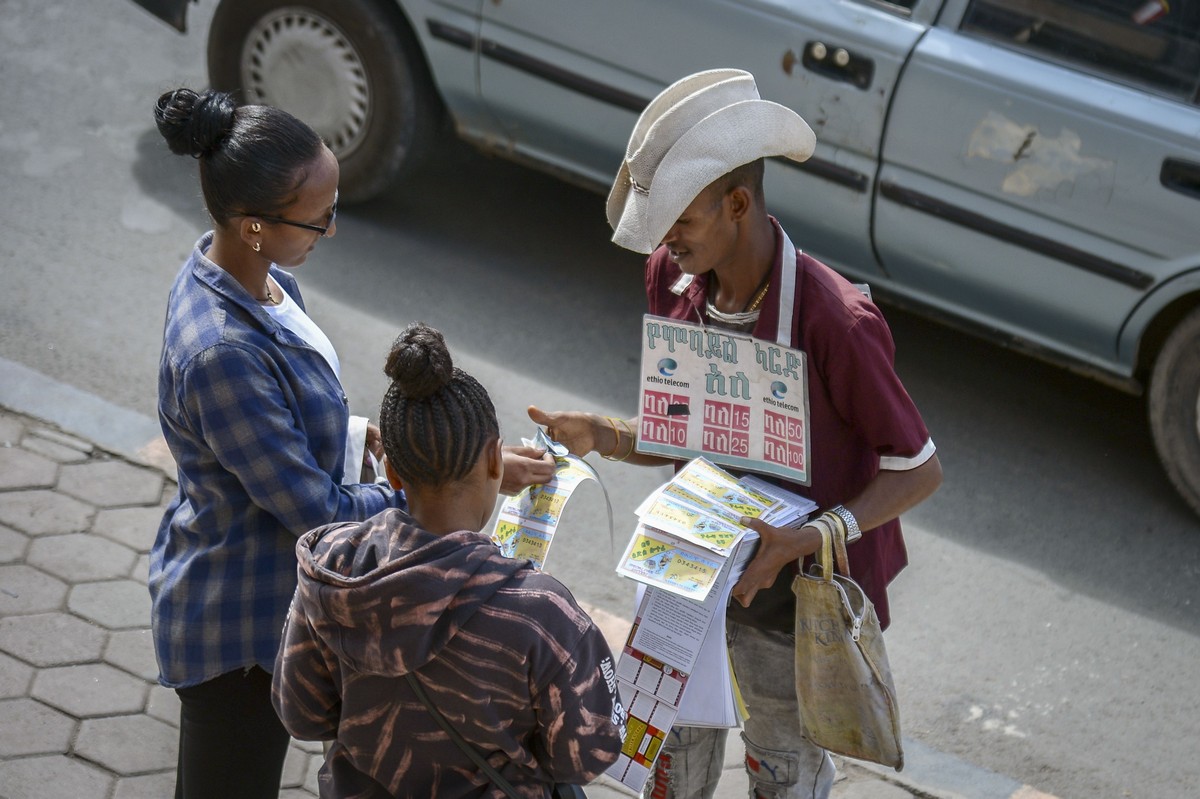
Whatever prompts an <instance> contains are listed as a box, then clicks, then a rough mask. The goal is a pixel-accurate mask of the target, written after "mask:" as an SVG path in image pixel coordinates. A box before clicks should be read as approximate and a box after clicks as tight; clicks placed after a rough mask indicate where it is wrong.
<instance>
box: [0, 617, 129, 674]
mask: <svg viewBox="0 0 1200 799" xmlns="http://www.w3.org/2000/svg"><path fill="white" fill-rule="evenodd" d="M107 639H108V631H107V630H105V629H104V628H103V627H97V626H96V625H94V624H89V623H88V622H86V621H84V620H83V619H81V618H79V617H78V616H72V615H71V614H69V613H38V614H35V615H29V616H8V617H6V618H3V619H0V649H3V650H4V651H5V652H8V653H9V654H11V655H15V656H16V657H19V658H20V659H21V660H24V661H27V662H29V663H32V664H33V665H35V666H66V665H69V664H71V663H86V662H88V661H92V660H96V659H97V658H99V657H100V653H101V652H103V651H104V644H105V641H106V640H107Z"/></svg>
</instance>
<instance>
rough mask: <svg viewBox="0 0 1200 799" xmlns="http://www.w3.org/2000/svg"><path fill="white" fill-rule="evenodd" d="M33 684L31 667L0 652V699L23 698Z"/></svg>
mask: <svg viewBox="0 0 1200 799" xmlns="http://www.w3.org/2000/svg"><path fill="white" fill-rule="evenodd" d="M31 682H33V667H31V666H27V665H25V664H24V663H22V662H21V661H19V660H17V659H16V658H10V657H9V656H8V655H5V654H4V653H2V652H0V699H11V698H13V697H16V696H24V695H25V692H26V691H28V690H29V684H30V683H31Z"/></svg>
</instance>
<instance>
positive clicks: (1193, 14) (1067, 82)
mask: <svg viewBox="0 0 1200 799" xmlns="http://www.w3.org/2000/svg"><path fill="white" fill-rule="evenodd" d="M1198 82H1200V0H1170V3H1169V5H1168V3H1166V2H1159V1H1158V0H1152V2H1146V0H951V2H949V3H948V4H947V7H946V9H945V11H944V12H943V15H942V17H941V19H940V21H939V25H938V26H937V27H936V28H934V29H933V30H931V31H930V32H929V34H928V35H927V36H925V37H924V38H923V39H922V40H921V41H920V43H919V44H918V45H917V48H916V50H915V51H914V53H913V55H912V58H911V60H910V62H909V64H908V66H907V67H906V69H905V72H904V74H903V77H902V79H901V82H900V86H899V89H898V91H897V92H896V95H895V98H894V101H893V108H892V111H891V115H890V121H889V124H888V129H887V134H886V138H885V141H884V146H883V162H884V165H883V167H882V170H881V173H880V184H879V198H878V205H877V208H876V214H875V226H874V231H873V232H874V239H875V243H876V247H877V250H878V252H879V255H880V258H881V261H882V264H883V266H884V268H885V269H886V271H887V273H888V275H889V281H890V283H889V285H890V286H891V287H892V288H895V289H896V290H898V291H899V292H901V293H902V294H906V295H908V296H911V297H914V298H917V299H919V300H921V301H922V302H925V303H930V304H933V305H935V306H938V307H940V308H942V309H945V310H947V311H950V312H952V313H954V314H955V315H958V316H962V317H966V318H968V319H971V320H974V321H975V322H976V323H978V324H981V325H983V326H985V327H987V328H990V329H993V330H998V331H1001V332H1003V333H1004V334H1006V335H1009V336H1014V337H1016V338H1018V339H1020V340H1021V341H1022V342H1025V343H1028V344H1031V345H1032V346H1033V347H1034V348H1041V347H1044V348H1046V349H1048V350H1051V351H1056V352H1059V353H1065V354H1067V355H1068V356H1069V357H1071V358H1073V359H1077V360H1079V361H1083V362H1085V363H1089V364H1091V365H1093V366H1098V367H1100V368H1102V369H1105V370H1107V371H1117V372H1123V373H1125V374H1129V372H1130V370H1131V368H1132V365H1131V364H1130V363H1124V364H1117V363H1115V360H1116V358H1117V355H1116V350H1117V340H1118V336H1119V334H1120V331H1121V327H1122V325H1123V323H1124V322H1125V320H1126V319H1128V317H1129V316H1130V313H1131V312H1132V310H1133V309H1134V308H1135V306H1136V305H1137V304H1138V303H1139V302H1140V301H1141V300H1142V299H1143V298H1144V297H1145V296H1146V294H1147V292H1148V291H1150V290H1152V288H1153V287H1155V286H1156V285H1158V284H1159V283H1161V282H1162V281H1163V280H1165V279H1167V278H1168V277H1170V276H1173V275H1175V274H1178V273H1179V272H1180V271H1182V270H1186V269H1189V268H1195V267H1197V266H1200V225H1198V224H1197V220H1200V214H1198V212H1200V108H1198V107H1197V104H1196V101H1197V88H1198V85H1200V83H1198Z"/></svg>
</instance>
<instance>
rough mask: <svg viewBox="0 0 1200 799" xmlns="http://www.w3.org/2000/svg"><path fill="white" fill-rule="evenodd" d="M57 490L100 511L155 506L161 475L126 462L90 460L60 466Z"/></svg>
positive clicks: (159, 496)
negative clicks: (102, 509) (123, 506)
mask: <svg viewBox="0 0 1200 799" xmlns="http://www.w3.org/2000/svg"><path fill="white" fill-rule="evenodd" d="M58 489H59V490H60V491H64V492H66V493H67V494H70V495H71V496H73V497H79V498H80V499H83V500H87V501H88V502H91V503H93V504H95V505H97V506H99V507H101V508H115V507H118V506H121V505H157V504H158V503H159V500H161V499H162V491H163V476H162V473H161V472H159V471H156V470H154V469H147V468H144V467H141V466H134V465H133V464H130V463H126V462H125V461H118V460H111V461H105V460H91V461H88V462H87V463H71V464H67V465H66V466H62V467H61V468H60V471H59V476H58Z"/></svg>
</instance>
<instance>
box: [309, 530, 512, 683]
mask: <svg viewBox="0 0 1200 799" xmlns="http://www.w3.org/2000/svg"><path fill="white" fill-rule="evenodd" d="M296 554H297V557H298V559H299V587H298V589H297V591H296V599H295V601H296V602H299V603H301V604H302V605H303V608H304V611H305V615H306V616H307V618H308V620H309V623H310V624H311V625H312V627H313V631H314V633H315V634H316V636H317V637H318V638H320V639H321V640H323V641H324V642H325V644H326V645H327V646H328V647H329V648H330V649H331V650H333V651H334V652H335V653H337V655H338V657H339V658H341V660H342V661H343V662H344V663H346V664H347V665H349V666H351V667H352V668H354V669H355V670H357V671H359V672H362V673H367V674H379V675H389V676H400V675H403V674H406V673H408V672H411V671H416V670H417V669H419V668H421V667H422V666H424V665H425V664H426V663H428V662H429V661H430V660H432V659H433V658H435V657H437V655H438V653H439V652H440V651H441V650H442V648H443V647H444V646H445V645H446V643H447V642H448V641H450V640H451V639H452V638H454V636H455V635H457V634H458V631H459V630H460V629H461V628H462V626H463V625H464V624H465V623H466V622H467V620H468V619H470V618H471V617H472V616H473V615H474V614H475V612H476V611H477V610H478V609H479V607H480V606H481V605H483V604H484V603H486V602H487V601H488V600H489V599H490V598H491V597H492V595H493V594H495V593H496V592H497V591H498V590H500V589H501V588H502V587H503V586H504V585H505V584H506V583H508V582H509V580H511V579H512V578H513V577H514V575H516V574H517V573H518V572H522V571H526V570H528V569H529V568H530V566H529V564H528V562H527V561H524V560H513V559H511V558H505V557H503V556H501V555H500V553H499V551H498V550H497V548H496V546H495V544H493V543H492V540H491V538H489V537H488V536H487V535H484V534H483V533H474V532H469V531H466V530H464V531H460V532H456V533H448V534H446V535H435V534H433V533H430V532H429V531H427V530H423V529H421V528H420V527H418V526H417V524H416V520H414V519H413V518H412V517H411V516H409V515H408V514H407V513H405V512H403V511H400V510H387V511H384V512H382V513H379V514H377V515H375V516H373V517H372V518H370V519H368V520H366V521H365V522H348V523H343V524H335V525H327V526H325V527H319V528H317V529H315V530H312V531H311V532H309V533H306V534H305V535H304V536H303V537H301V538H300V540H299V541H298V542H297V544H296Z"/></svg>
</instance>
